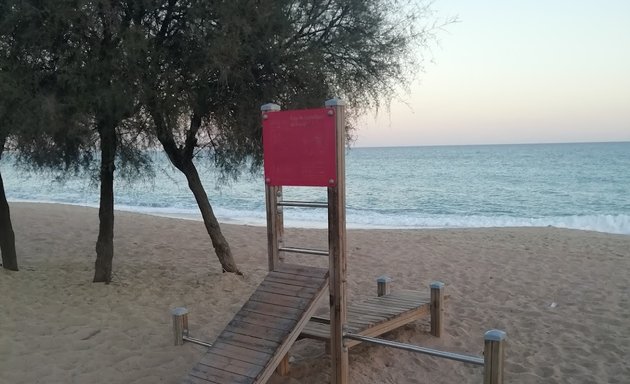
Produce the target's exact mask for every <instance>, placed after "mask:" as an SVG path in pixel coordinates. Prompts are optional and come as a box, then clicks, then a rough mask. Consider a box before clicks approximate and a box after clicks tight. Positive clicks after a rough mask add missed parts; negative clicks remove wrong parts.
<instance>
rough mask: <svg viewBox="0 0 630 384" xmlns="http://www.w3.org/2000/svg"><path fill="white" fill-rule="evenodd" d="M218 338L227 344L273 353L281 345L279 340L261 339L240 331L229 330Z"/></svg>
mask: <svg viewBox="0 0 630 384" xmlns="http://www.w3.org/2000/svg"><path fill="white" fill-rule="evenodd" d="M217 340H218V341H221V342H223V343H226V344H232V345H236V346H240V347H244V348H249V349H253V350H257V351H263V352H266V353H269V354H272V355H273V353H274V352H275V350H276V348H278V346H279V345H280V343H278V342H277V341H271V340H266V339H261V338H259V337H252V336H249V335H242V334H240V333H233V332H229V331H224V332H221V334H220V335H219V338H218V339H217Z"/></svg>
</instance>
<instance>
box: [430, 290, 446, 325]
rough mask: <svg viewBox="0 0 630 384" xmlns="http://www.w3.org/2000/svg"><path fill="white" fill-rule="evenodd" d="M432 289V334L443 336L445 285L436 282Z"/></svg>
mask: <svg viewBox="0 0 630 384" xmlns="http://www.w3.org/2000/svg"><path fill="white" fill-rule="evenodd" d="M430 287H431V334H432V335H433V336H435V337H440V336H442V331H443V330H444V283H442V282H440V281H434V282H432V283H431V285H430Z"/></svg>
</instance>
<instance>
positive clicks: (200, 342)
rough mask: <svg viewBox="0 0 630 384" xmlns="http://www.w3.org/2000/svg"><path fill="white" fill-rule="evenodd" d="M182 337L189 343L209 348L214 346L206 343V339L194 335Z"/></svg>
mask: <svg viewBox="0 0 630 384" xmlns="http://www.w3.org/2000/svg"><path fill="white" fill-rule="evenodd" d="M182 338H183V339H184V341H188V342H189V343H193V344H199V345H203V346H204V347H208V348H210V347H212V344H210V343H206V342H205V341H202V340H199V339H195V338H194V337H190V336H186V335H184V336H183V337H182Z"/></svg>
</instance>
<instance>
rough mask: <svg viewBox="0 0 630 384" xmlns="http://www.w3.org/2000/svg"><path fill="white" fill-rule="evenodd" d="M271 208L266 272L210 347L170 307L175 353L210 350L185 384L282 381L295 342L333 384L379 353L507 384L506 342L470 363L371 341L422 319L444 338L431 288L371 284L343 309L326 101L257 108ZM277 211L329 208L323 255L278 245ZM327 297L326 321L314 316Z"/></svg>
mask: <svg viewBox="0 0 630 384" xmlns="http://www.w3.org/2000/svg"><path fill="white" fill-rule="evenodd" d="M261 110H262V119H263V148H264V160H265V162H264V170H265V185H266V207H267V240H268V263H269V273H268V274H267V276H266V277H265V278H264V280H263V281H262V282H261V283H260V285H259V286H258V288H257V289H256V291H255V292H254V293H253V294H252V295H251V297H250V298H249V300H248V301H247V302H246V303H245V304H244V305H243V306H242V308H241V309H240V310H239V311H238V312H237V313H236V314H235V315H234V318H233V319H232V321H230V322H229V323H228V325H227V326H226V327H225V329H224V330H223V331H222V332H221V333H220V334H219V336H218V337H217V338H216V340H215V341H214V342H213V343H207V342H204V341H201V340H199V339H195V338H192V337H190V335H189V331H188V317H187V311H186V310H185V309H184V308H175V309H174V310H173V311H172V315H173V332H174V337H175V344H176V345H181V344H183V343H184V341H187V342H193V343H197V344H201V345H204V346H206V347H208V351H207V353H206V354H205V355H204V356H203V358H202V359H201V360H200V361H199V362H198V363H197V364H196V365H195V366H194V367H193V369H192V371H191V372H190V373H189V374H188V376H187V377H186V378H185V379H184V382H185V383H195V384H201V383H205V384H207V383H221V384H223V383H265V382H266V381H267V380H268V379H269V378H270V377H271V375H272V374H273V373H274V371H277V372H278V373H280V374H287V373H288V370H289V366H288V352H289V349H290V348H291V346H292V345H293V343H294V342H295V341H296V340H297V339H298V338H311V339H317V340H325V341H326V342H327V343H328V345H329V350H330V355H331V375H330V380H331V383H333V384H346V383H348V382H349V378H348V349H349V348H350V347H352V346H354V345H357V344H359V343H362V342H364V343H371V344H378V345H383V346H388V347H393V348H399V349H403V350H408V351H412V352H417V353H423V354H428V355H432V356H437V357H442V358H447V359H452V360H457V361H461V362H465V363H470V364H475V365H480V366H483V367H484V383H485V384H499V383H502V382H503V355H504V344H505V338H506V337H505V333H504V332H502V331H497V330H492V331H488V332H487V333H486V337H485V350H484V356H483V357H478V356H469V355H461V354H456V353H451V352H444V351H438V350H433V349H429V348H424V347H419V346H414V345H409V344H403V343H398V342H394V341H389V340H383V339H379V338H377V336H379V335H382V334H383V333H386V332H389V331H391V330H393V329H396V328H399V327H401V326H403V325H405V324H408V323H410V322H412V321H415V320H417V319H419V318H420V317H423V316H428V315H430V317H431V334H432V335H434V336H438V337H439V336H440V335H441V333H442V329H443V321H442V317H443V307H444V299H445V296H444V284H442V283H440V282H434V283H432V284H431V286H430V291H429V290H428V291H427V292H426V293H425V294H423V293H422V292H417V291H397V292H391V290H390V283H391V279H390V278H389V277H387V276H381V277H379V279H378V280H377V293H378V295H377V297H373V298H369V299H366V300H363V301H361V302H356V303H352V304H348V303H347V300H346V297H347V292H346V291H347V287H346V285H347V280H346V220H345V216H346V215H345V209H346V208H345V207H346V202H345V105H344V102H343V101H342V100H339V99H332V100H328V101H326V103H325V108H319V109H307V110H291V111H280V107H279V106H278V105H275V104H266V105H264V106H262V107H261ZM284 186H311V187H324V188H327V196H328V201H327V202H303V201H286V200H283V199H282V188H283V187H284ZM281 207H306V208H327V209H328V249H327V250H318V249H308V248H297V247H286V246H283V243H284V242H283V235H284V230H283V227H284V226H283V223H284V220H283V210H282V208H281ZM281 253H298V254H307V255H319V256H326V257H328V260H329V263H328V264H329V265H328V268H317V267H312V266H306V265H297V264H289V263H285V262H283V260H282V259H283V258H282V257H280V255H281ZM326 293H328V297H329V312H328V314H327V315H322V316H315V315H314V314H315V311H316V310H317V308H318V303H319V302H320V300H321V299H322V298H323V297H325V296H326Z"/></svg>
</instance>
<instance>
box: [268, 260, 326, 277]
mask: <svg viewBox="0 0 630 384" xmlns="http://www.w3.org/2000/svg"><path fill="white" fill-rule="evenodd" d="M274 272H279V273H284V274H289V275H299V276H310V277H317V278H319V279H323V278H326V276H327V275H328V269H326V268H319V267H307V266H303V265H297V264H288V263H282V264H279V265H278V266H277V267H276V269H274Z"/></svg>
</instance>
